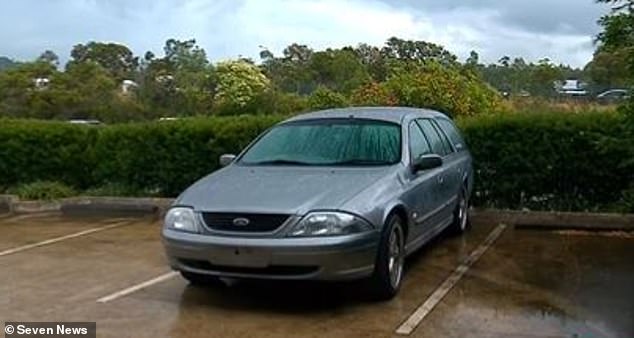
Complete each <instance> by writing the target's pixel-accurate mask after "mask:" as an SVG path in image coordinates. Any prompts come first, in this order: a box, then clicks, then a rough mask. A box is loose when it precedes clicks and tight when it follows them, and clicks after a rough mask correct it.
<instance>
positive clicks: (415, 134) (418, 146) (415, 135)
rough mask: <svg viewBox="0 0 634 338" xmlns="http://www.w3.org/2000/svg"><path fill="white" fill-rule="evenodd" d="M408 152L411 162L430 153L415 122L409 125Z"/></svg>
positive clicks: (427, 144) (423, 136)
mask: <svg viewBox="0 0 634 338" xmlns="http://www.w3.org/2000/svg"><path fill="white" fill-rule="evenodd" d="M409 151H410V157H411V159H412V161H413V160H415V159H417V158H419V157H421V156H422V155H426V154H431V152H432V151H431V148H430V147H429V143H427V140H426V139H425V135H423V132H422V131H421V130H420V127H419V126H418V124H416V122H412V123H410V125H409Z"/></svg>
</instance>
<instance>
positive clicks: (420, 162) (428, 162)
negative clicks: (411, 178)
mask: <svg viewBox="0 0 634 338" xmlns="http://www.w3.org/2000/svg"><path fill="white" fill-rule="evenodd" d="M438 167H442V157H440V156H438V155H434V154H430V155H423V156H421V157H419V158H417V159H415V160H414V163H413V164H412V170H413V171H414V172H415V173H416V172H419V171H422V170H428V169H434V168H438Z"/></svg>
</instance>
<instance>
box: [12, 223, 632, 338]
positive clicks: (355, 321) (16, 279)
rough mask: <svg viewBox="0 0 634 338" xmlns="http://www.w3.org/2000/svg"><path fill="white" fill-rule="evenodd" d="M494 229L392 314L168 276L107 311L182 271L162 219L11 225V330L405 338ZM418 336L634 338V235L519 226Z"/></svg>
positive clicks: (421, 268) (332, 291) (358, 301)
mask: <svg viewBox="0 0 634 338" xmlns="http://www.w3.org/2000/svg"><path fill="white" fill-rule="evenodd" d="M495 228H496V224H495V222H493V221H487V222H482V223H481V224H474V227H473V229H472V230H471V231H470V232H469V233H468V234H467V235H465V236H463V237H451V236H441V237H440V238H439V239H437V240H435V241H434V242H433V243H430V244H429V245H427V246H426V247H425V248H423V249H422V250H421V251H420V252H418V253H416V254H415V255H414V256H413V257H411V258H410V259H409V260H408V262H407V273H406V278H405V280H404V284H403V288H402V290H401V292H400V294H399V295H398V297H396V298H395V299H394V300H392V301H389V302H383V303H376V302H372V301H371V300H369V299H368V298H367V296H366V295H365V294H364V293H363V292H361V291H360V289H361V288H360V284H359V283H354V282H353V283H345V284H338V283H326V284H324V283H298V282H283V283H282V282H257V281H248V282H247V281H240V282H235V281H231V284H232V285H231V286H229V287H227V288H198V287H193V286H189V285H188V284H187V282H185V281H184V280H183V279H181V278H180V277H179V276H171V275H167V276H166V277H165V278H164V279H163V280H161V281H159V282H156V283H150V284H149V285H147V286H146V287H145V288H142V289H140V290H137V291H135V292H131V293H129V294H123V295H121V296H119V297H117V298H114V299H112V300H110V301H108V302H105V303H99V302H97V300H98V299H100V298H102V297H104V296H108V295H112V294H115V293H117V292H119V291H122V290H126V289H128V288H130V287H133V286H135V285H139V284H140V283H144V282H147V281H150V280H152V279H154V278H156V277H159V276H165V274H166V273H169V272H170V271H169V268H168V267H167V263H166V260H165V257H164V256H163V252H162V247H161V244H160V238H159V230H160V229H159V223H158V221H156V220H154V219H149V218H148V219H144V218H82V219H79V218H64V217H62V216H59V215H54V214H49V215H40V216H9V217H2V216H0V232H1V234H2V236H0V320H1V321H96V322H97V334H98V336H99V337H300V336H301V337H304V336H306V337H390V336H398V335H397V334H396V333H395V330H396V329H397V328H398V327H399V325H401V324H402V323H403V322H404V321H405V320H406V319H407V318H408V317H409V316H410V315H411V314H412V313H413V312H414V311H416V310H417V308H418V307H419V306H420V305H421V304H422V303H423V302H425V301H426V300H427V299H428V298H429V297H430V295H432V294H434V293H435V291H436V290H437V289H438V288H439V286H440V285H441V284H443V282H444V281H445V280H446V279H447V278H448V277H449V276H450V275H452V273H453V272H454V270H455V269H456V267H458V266H459V265H460V264H461V263H462V262H464V261H465V260H466V259H467V258H468V257H469V255H470V254H471V253H472V252H473V251H474V250H476V249H477V248H479V247H480V245H481V243H482V242H483V241H484V240H485V238H487V236H488V235H489V234H490V233H491V232H492V231H493V230H494V229H495ZM69 235H70V236H69ZM51 239H54V240H53V241H50V243H44V244H42V245H39V244H38V243H42V241H46V240H51ZM14 248H24V249H22V250H18V251H15V252H13V251H11V249H14ZM3 252H4V253H5V254H3ZM411 336H412V337H625V338H631V337H634V236H632V234H630V233H612V234H602V233H587V232H574V231H572V232H570V231H569V232H566V231H563V232H546V231H534V230H520V229H513V228H511V227H508V228H507V229H506V230H505V231H504V232H503V233H502V235H501V236H500V238H499V239H498V240H497V241H496V242H494V243H493V245H492V246H491V247H490V248H488V250H487V251H486V252H484V254H483V255H482V256H481V258H480V259H479V260H478V261H477V262H475V264H473V265H472V266H471V267H470V269H469V270H468V271H466V273H465V274H464V276H463V277H462V279H460V280H459V281H458V282H457V284H456V285H455V287H453V289H451V290H450V291H449V292H448V293H447V295H446V296H445V297H444V298H443V299H442V300H441V301H440V302H439V303H438V304H437V306H435V307H434V308H433V309H432V310H431V312H429V315H428V316H427V317H425V318H424V319H423V320H422V321H421V322H420V323H419V325H418V327H417V328H416V329H415V330H414V331H413V332H412V334H411Z"/></svg>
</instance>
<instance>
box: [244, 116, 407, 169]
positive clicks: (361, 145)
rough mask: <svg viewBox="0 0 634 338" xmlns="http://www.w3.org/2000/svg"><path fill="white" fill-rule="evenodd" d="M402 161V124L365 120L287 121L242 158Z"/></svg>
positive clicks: (249, 161)
mask: <svg viewBox="0 0 634 338" xmlns="http://www.w3.org/2000/svg"><path fill="white" fill-rule="evenodd" d="M400 160H401V127H400V126H399V125H397V124H394V123H389V122H383V121H375V120H364V119H318V120H305V121H295V122H289V123H285V124H282V125H279V126H276V127H274V128H272V129H271V130H269V131H268V132H267V133H266V134H265V135H264V136H262V137H261V138H260V139H259V140H258V141H257V142H256V143H255V144H254V145H253V146H251V147H250V148H249V149H248V150H247V151H246V153H245V154H244V155H243V156H242V158H241V159H240V160H239V163H242V164H246V165H332V166H345V165H351V166H356V165H391V164H396V163H398V162H399V161H400Z"/></svg>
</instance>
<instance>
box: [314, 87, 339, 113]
mask: <svg viewBox="0 0 634 338" xmlns="http://www.w3.org/2000/svg"><path fill="white" fill-rule="evenodd" d="M347 105H348V100H347V99H346V97H345V96H343V95H341V94H339V93H337V92H334V91H332V90H330V89H328V88H326V87H319V88H317V89H316V90H315V91H314V92H313V93H312V94H311V95H310V97H309V98H308V106H309V107H310V109H313V110H319V109H329V108H341V107H345V106H347Z"/></svg>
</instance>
